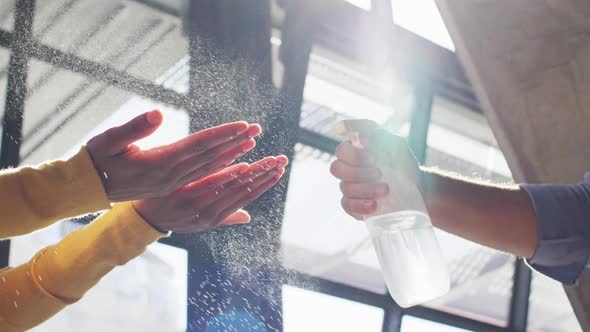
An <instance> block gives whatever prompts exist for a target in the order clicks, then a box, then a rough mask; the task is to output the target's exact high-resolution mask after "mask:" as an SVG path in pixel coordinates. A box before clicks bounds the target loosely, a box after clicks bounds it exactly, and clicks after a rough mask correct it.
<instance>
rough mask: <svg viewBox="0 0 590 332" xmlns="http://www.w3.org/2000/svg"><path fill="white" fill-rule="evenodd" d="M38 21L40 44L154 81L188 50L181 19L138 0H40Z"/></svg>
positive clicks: (36, 21)
mask: <svg viewBox="0 0 590 332" xmlns="http://www.w3.org/2000/svg"><path fill="white" fill-rule="evenodd" d="M175 4H179V2H170V1H169V2H166V4H165V5H163V6H164V7H165V6H174V5H175ZM172 9H173V8H172ZM34 23H35V24H34V36H35V38H36V39H37V40H39V41H40V42H41V43H43V44H45V45H48V46H51V47H53V48H57V49H59V50H62V51H65V52H68V53H73V54H76V55H78V56H80V57H83V58H85V59H88V60H91V61H94V62H99V63H104V64H107V65H109V66H111V67H113V68H115V69H117V70H124V71H127V72H129V73H131V74H133V75H135V76H137V77H140V78H144V79H147V80H150V81H152V80H155V79H156V78H157V77H158V76H160V75H162V73H163V72H164V71H165V70H167V69H168V68H170V67H171V66H172V65H174V64H175V63H176V62H178V61H179V60H180V59H181V58H182V57H184V56H186V54H187V49H188V48H187V44H188V42H187V39H186V36H185V35H184V34H183V30H182V22H181V18H180V17H177V16H172V15H169V14H165V13H164V12H162V11H159V10H157V9H154V8H152V7H149V6H147V5H144V4H142V3H141V2H139V1H93V0H80V1H69V0H56V1H37V8H36V11H35V22H34ZM96 75H101V73H96Z"/></svg>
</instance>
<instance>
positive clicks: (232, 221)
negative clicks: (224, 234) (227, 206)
mask: <svg viewBox="0 0 590 332" xmlns="http://www.w3.org/2000/svg"><path fill="white" fill-rule="evenodd" d="M250 220H251V217H250V214H249V213H248V212H246V211H244V210H238V211H236V212H234V213H232V214H230V215H229V217H227V218H225V219H223V221H222V222H220V223H219V225H217V226H230V225H237V224H247V223H249V222H250Z"/></svg>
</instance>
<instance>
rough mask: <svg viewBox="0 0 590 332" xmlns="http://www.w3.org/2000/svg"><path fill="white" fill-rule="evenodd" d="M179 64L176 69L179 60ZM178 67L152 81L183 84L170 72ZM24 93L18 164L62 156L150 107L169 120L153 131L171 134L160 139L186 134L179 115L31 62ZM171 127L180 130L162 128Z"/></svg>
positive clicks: (182, 114) (181, 113)
mask: <svg viewBox="0 0 590 332" xmlns="http://www.w3.org/2000/svg"><path fill="white" fill-rule="evenodd" d="M179 63H180V64H181V65H182V64H183V61H182V60H181V61H179ZM178 67H179V66H172V67H171V68H170V69H169V70H168V71H166V72H165V73H164V74H163V75H162V76H160V77H158V78H157V80H158V81H159V82H161V83H162V85H163V86H164V87H169V88H174V87H177V86H179V85H185V83H183V82H184V81H183V78H182V77H179V76H178V75H177V74H176V73H177V72H178V70H180V69H179V68H178ZM181 76H182V75H181ZM28 90H29V91H28V94H27V99H26V104H25V117H24V122H23V144H22V147H21V157H22V161H23V163H29V164H31V163H32V164H35V163H40V162H43V161H45V160H48V159H54V158H59V157H62V156H65V155H67V154H68V152H71V151H72V149H75V148H77V146H79V145H81V144H82V143H85V142H86V141H87V140H88V139H89V138H91V137H92V136H94V135H96V134H97V133H100V132H101V131H103V130H105V129H107V127H108V126H113V125H116V124H121V123H123V122H124V121H126V120H129V119H131V118H132V117H133V116H135V115H138V114H139V113H142V112H145V111H149V110H151V109H154V108H159V109H161V110H162V111H163V112H164V116H165V117H167V118H168V117H170V121H168V119H165V121H164V125H163V127H162V128H160V129H159V130H158V132H162V133H164V132H165V131H168V130H169V131H170V133H171V134H170V135H166V134H163V135H162V136H161V137H160V138H161V139H166V140H168V139H172V138H180V136H179V135H182V134H184V133H187V132H188V116H187V115H186V113H185V112H184V111H180V110H177V109H174V108H171V107H168V106H166V105H163V104H158V103H154V102H152V101H150V100H147V99H145V98H141V97H138V96H135V95H133V94H131V93H129V92H127V91H123V90H121V89H117V88H112V87H108V86H105V85H104V84H102V83H97V82H95V81H93V80H91V79H90V78H88V77H85V76H82V75H79V74H75V73H72V72H70V71H67V70H63V69H60V68H56V67H54V66H50V65H48V64H46V63H44V62H40V61H37V60H31V61H30V63H29V77H28ZM114 114H116V115H114ZM179 121H180V122H179ZM177 123H180V125H181V126H182V127H181V129H180V130H174V129H170V128H169V127H168V126H175V125H176V124H177ZM154 137H157V136H154Z"/></svg>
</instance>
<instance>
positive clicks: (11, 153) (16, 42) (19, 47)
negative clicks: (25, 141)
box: [0, 0, 35, 268]
mask: <svg viewBox="0 0 590 332" xmlns="http://www.w3.org/2000/svg"><path fill="white" fill-rule="evenodd" d="M34 13H35V0H18V1H17V2H16V8H15V18H14V34H13V37H12V41H13V42H12V44H11V48H10V49H11V54H10V61H9V65H8V82H7V88H6V104H5V106H4V117H3V119H2V145H1V150H0V169H4V168H7V167H16V166H18V164H19V163H20V145H21V141H22V126H23V116H24V112H25V97H26V95H27V74H28V71H29V67H28V63H29V51H30V41H31V36H32V31H33V17H34ZM5 37H6V36H4V38H5ZM9 254H10V242H9V241H8V240H6V241H2V242H0V268H2V267H5V266H8V258H9Z"/></svg>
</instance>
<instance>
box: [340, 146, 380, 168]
mask: <svg viewBox="0 0 590 332" xmlns="http://www.w3.org/2000/svg"><path fill="white" fill-rule="evenodd" d="M336 157H337V158H338V159H339V160H341V161H343V162H345V163H347V164H348V165H351V166H372V165H374V164H375V160H374V159H373V157H372V156H371V155H370V154H369V152H367V151H366V150H364V149H361V148H358V147H356V146H354V145H352V143H351V142H350V141H346V142H344V143H341V144H340V145H338V147H337V148H336Z"/></svg>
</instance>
